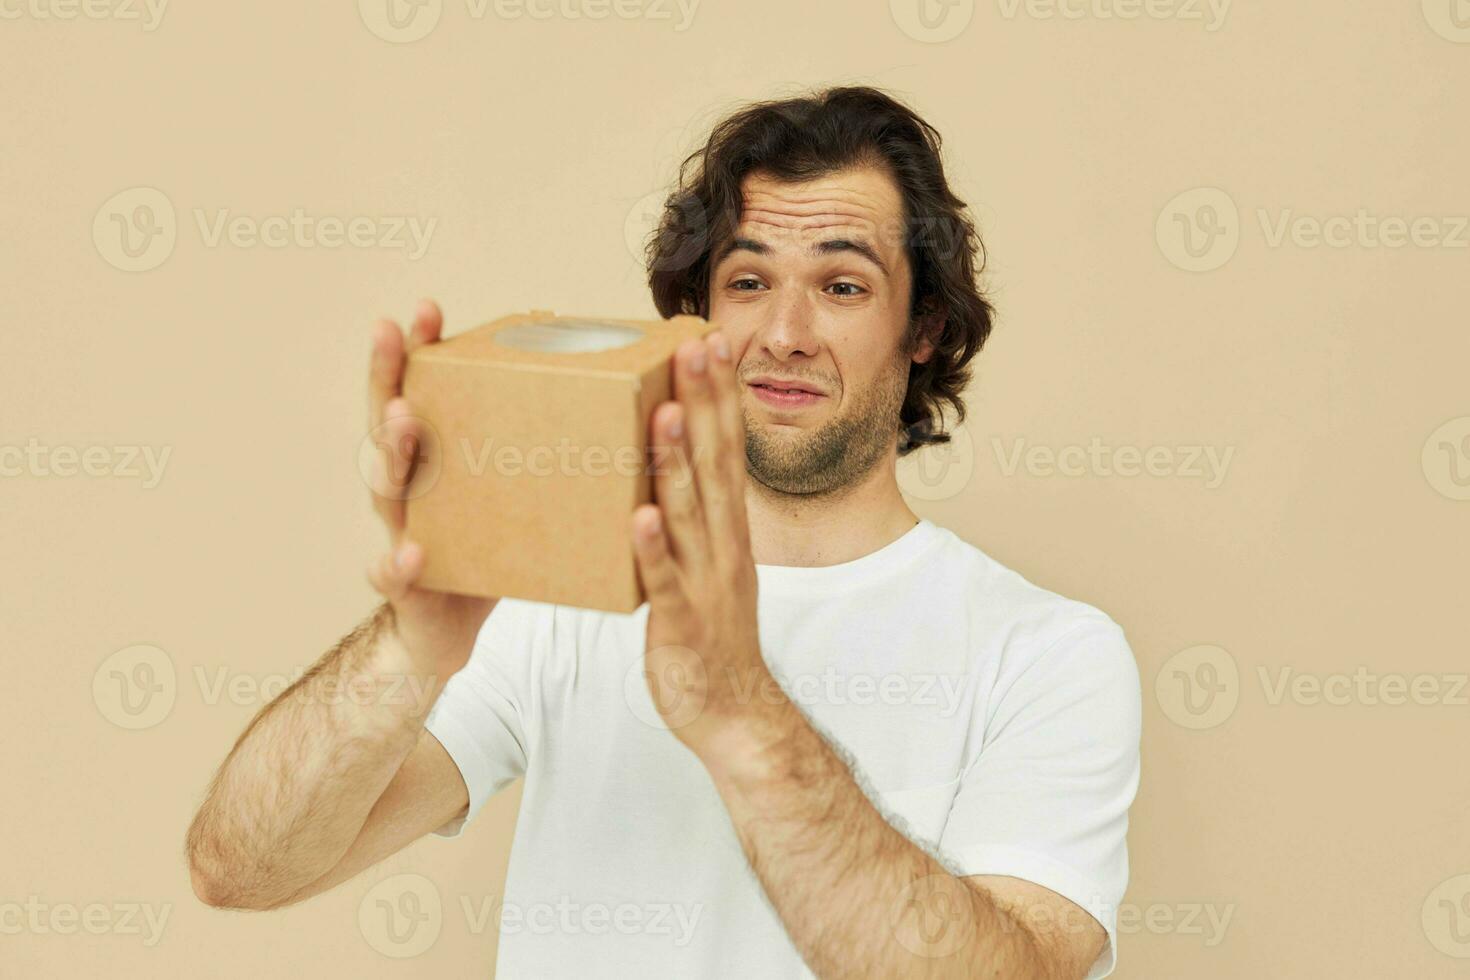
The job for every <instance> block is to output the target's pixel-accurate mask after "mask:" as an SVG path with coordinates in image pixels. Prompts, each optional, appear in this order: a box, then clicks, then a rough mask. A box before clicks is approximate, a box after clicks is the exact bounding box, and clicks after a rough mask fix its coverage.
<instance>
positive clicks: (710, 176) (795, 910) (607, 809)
mask: <svg viewBox="0 0 1470 980" xmlns="http://www.w3.org/2000/svg"><path fill="white" fill-rule="evenodd" d="M938 146H939V138H938V135H937V134H936V133H935V132H934V131H933V130H932V129H931V128H930V127H929V126H928V125H927V124H926V123H924V122H923V121H922V120H921V119H919V118H918V117H917V116H916V115H914V114H913V113H912V111H911V110H909V109H907V108H906V107H904V106H902V105H901V104H899V103H897V102H895V101H894V100H892V99H890V98H889V97H888V96H886V95H884V94H882V93H880V92H877V91H874V90H872V89H866V88H847V89H834V90H830V91H827V92H825V93H821V94H818V95H817V96H814V97H811V98H802V99H792V100H788V101H785V102H776V103H766V104H758V105H755V106H752V107H749V108H747V109H745V110H743V111H742V112H740V113H738V114H736V115H735V116H733V117H732V118H730V119H727V120H726V121H724V122H723V123H721V124H720V125H719V126H717V127H716V129H715V131H714V133H713V134H712V136H711V138H710V141H709V143H708V145H707V146H706V147H704V148H703V149H702V150H701V151H700V152H699V153H696V154H695V155H693V156H692V157H690V159H689V160H688V161H686V164H685V167H684V168H683V171H682V172H681V175H680V176H681V180H680V187H679V189H678V190H677V191H676V192H675V194H674V195H673V196H672V197H671V199H670V202H669V205H668V207H667V209H666V212H665V216H664V219H663V221H662V223H661V226H660V228H659V230H658V232H657V233H656V234H655V236H654V238H653V241H652V243H651V245H650V249H649V258H650V283H651V286H652V289H653V293H654V299H655V303H656V305H657V306H658V307H659V311H660V313H662V314H664V315H672V314H674V313H678V312H695V313H699V314H702V315H706V316H707V317H708V318H709V319H710V320H711V321H712V322H713V323H715V324H716V325H717V326H718V328H719V329H718V330H716V331H714V332H713V333H712V334H711V335H710V336H709V337H708V338H707V339H706V340H704V341H688V342H686V343H685V344H684V345H683V346H682V347H681V348H680V349H679V350H678V352H677V353H676V356H675V364H674V377H675V396H676V397H675V400H673V401H670V402H667V403H665V404H663V405H661V406H660V407H659V408H658V410H657V411H656V412H655V413H654V417H653V420H652V422H651V429H650V434H649V442H650V446H653V447H656V450H657V452H658V456H659V458H660V460H661V464H660V465H659V466H658V467H657V473H656V475H655V477H654V489H655V495H656V501H657V503H656V504H650V505H645V506H642V507H639V508H638V509H637V510H636V512H635V513H634V514H633V515H632V516H631V527H630V533H631V538H632V541H633V548H634V552H635V555H636V559H637V563H638V568H639V572H640V575H641V577H642V579H643V581H644V584H645V586H646V589H647V592H648V595H649V601H648V602H647V603H646V604H645V605H644V606H643V607H641V608H640V609H639V610H638V611H637V612H635V613H633V614H631V615H626V616H624V615H613V614H606V613H599V612H593V611H588V610H578V609H570V608H563V607H558V606H550V605H545V604H539V603H532V602H525V601H518V600H513V599H503V600H500V601H498V602H495V601H486V600H479V599H470V598H465V597H459V596H451V595H444V594H435V593H431V592H428V591H425V590H423V589H420V588H417V587H416V586H415V584H414V583H415V580H416V578H417V576H418V574H419V572H420V570H421V569H422V567H423V562H424V555H423V551H422V549H421V548H420V547H419V546H418V545H416V544H414V543H413V542H412V541H410V540H408V539H407V538H406V536H405V535H404V532H403V509H402V508H403V504H402V502H401V501H397V500H380V501H379V507H380V510H381V513H382V514H383V517H384V519H385V522H386V524H387V526H388V528H389V530H390V534H391V536H392V538H393V542H394V547H393V550H392V551H391V552H390V554H388V555H387V556H385V557H384V558H383V559H382V560H381V561H379V562H378V563H377V564H375V565H374V566H373V567H372V569H371V570H370V573H369V577H370V579H371V580H372V582H373V584H374V586H375V587H376V588H377V590H378V591H379V592H380V593H382V595H383V596H384V598H385V599H386V600H387V601H386V603H385V604H384V605H383V606H382V607H381V608H380V609H379V611H378V612H377V613H376V614H375V615H374V616H373V617H372V618H370V619H369V621H368V622H366V623H364V624H363V625H362V626H360V627H359V628H358V629H357V630H356V631H354V632H353V633H352V634H350V635H349V636H348V637H347V638H346V639H344V640H343V642H342V643H341V644H340V645H339V646H338V647H337V648H336V649H335V650H333V651H332V652H331V653H329V654H328V655H327V656H326V657H324V658H323V659H322V660H321V661H320V662H319V663H318V664H317V665H316V666H315V667H314V668H313V669H312V671H311V672H309V673H308V674H307V675H306V676H305V677H303V678H302V679H301V681H300V682H299V686H300V687H301V690H299V691H288V692H286V694H284V695H283V696H282V697H281V698H280V699H278V701H277V702H276V703H274V704H272V705H271V706H269V707H268V708H267V709H266V710H265V711H263V712H262V713H261V715H260V716H259V717H257V718H256V719H255V721H254V722H253V723H252V724H251V726H250V727H249V728H248V729H247V730H246V732H245V734H244V735H243V736H242V737H241V739H240V741H239V742H238V743H237V744H236V746H235V748H234V750H233V751H232V752H231V753H230V756H229V758H228V759H227V760H226V762H225V764H224V766H223V767H222V768H221V771H220V772H219V774H218V775H217V777H216V779H215V781H214V783H213V785H212V786H211V789H210V792H209V795H208V798H207V800H206V801H205V803H204V805H203V807H202V808H201V810H200V812H199V815H198V816H197V818H196V819H195V822H194V826H193V827H192V828H191V830H190V833H189V839H188V856H189V861H190V868H191V872H192V877H193V881H194V887H195V890H196V891H197V892H198V894H199V895H200V897H201V898H202V899H203V900H204V901H206V902H208V903H209V904H211V905H216V906H220V907H232V908H256V909H267V908H277V907H280V906H283V905H287V904H290V903H293V902H297V901H300V900H302V899H304V898H307V897H309V896H311V895H315V894H317V893H319V892H322V891H325V890H327V889H328V888H331V887H332V886H334V885H336V884H338V883H339V882H342V881H344V880H346V879H348V878H350V877H352V876H354V875H356V874H357V873H358V872H360V871H362V870H363V869H365V868H367V867H369V866H371V865H373V864H375V863H376V862H378V861H380V860H382V859H383V858H384V857H386V856H388V855H390V854H392V853H394V852H396V851H398V850H399V849H401V848H403V847H404V846H406V845H407V844H409V843H410V842H412V841H414V840H417V839H418V838H420V837H422V836H424V835H426V834H428V833H436V834H439V835H441V836H451V837H452V836H456V835H458V834H459V833H460V832H461V830H462V828H463V826H464V823H465V822H466V821H467V820H468V819H469V818H471V817H472V816H473V815H474V814H475V813H477V812H478V811H479V809H480V808H481V807H482V806H483V805H484V803H485V801H486V799H487V798H488V797H489V796H490V795H491V794H492V793H494V792H495V791H496V790H498V789H500V788H502V787H503V786H505V785H506V784H508V783H510V782H511V781H513V780H514V779H516V778H520V777H524V779H525V785H524V796H523V801H522V805H521V814H520V819H519V823H518V826H517V831H516V840H515V844H514V848H513V851H512V858H511V865H510V870H509V875H508V880H507V884H506V894H505V909H506V917H505V918H504V919H503V921H502V930H501V939H500V953H499V962H498V972H499V975H500V976H503V977H567V976H573V977H575V976H582V977H601V976H615V977H670V976H679V977H706V976H710V977H715V976H732V977H760V978H779V977H803V976H810V975H812V974H815V975H817V976H821V977H858V976H861V977H874V976H904V977H970V976H986V977H1015V978H1021V977H1026V978H1048V980H1050V978H1082V977H1100V976H1104V975H1106V974H1107V973H1108V972H1110V971H1111V970H1112V967H1113V963H1114V960H1115V948H1114V947H1115V943H1116V934H1115V926H1116V906H1117V903H1118V901H1119V900H1120V899H1121V897H1122V895H1123V891H1124V889H1125V887H1126V883H1127V849H1126V844H1125V836H1126V830H1127V816H1128V808H1129V806H1130V805H1131V803H1132V800H1133V797H1134V793H1135V791H1136V788H1137V784H1138V772H1139V760H1138V739H1139V725H1140V697H1139V683H1138V674H1137V668H1136V665H1135V664H1134V661H1133V658H1132V654H1131V653H1130V651H1129V648H1128V645H1127V642H1126V640H1125V638H1124V636H1123V634H1122V631H1121V630H1120V629H1119V628H1118V626H1117V625H1116V624H1115V623H1113V621H1112V620H1111V619H1109V618H1108V617H1107V616H1106V615H1104V614H1103V613H1101V612H1099V611H1098V610H1096V609H1094V608H1092V607H1090V606H1087V605H1084V604H1082V603H1079V602H1074V601H1071V600H1068V599H1064V598H1062V597H1060V596H1057V595H1055V594H1053V593H1051V592H1047V591H1045V590H1043V589H1041V588H1039V587H1037V586H1034V585H1032V584H1030V583H1029V582H1027V581H1026V580H1025V579H1023V578H1021V577H1020V576H1019V575H1017V574H1016V573H1014V572H1012V571H1010V570H1008V569H1006V568H1004V567H1002V566H1001V565H999V564H998V563H996V562H995V561H993V560H991V559H990V558H988V557H987V556H985V555H984V554H983V553H981V552H980V551H978V550H977V549H975V548H974V547H972V546H970V545H968V544H966V543H964V542H962V541H961V540H960V539H959V538H957V537H956V536H955V535H953V534H952V533H950V532H949V531H946V530H944V529H942V528H940V527H937V526H936V525H934V524H932V523H930V522H928V521H923V520H919V519H917V518H916V517H915V515H914V514H913V513H912V512H911V511H910V510H909V508H908V507H907V505H906V504H905V503H904V500H903V498H902V496H901V494H900V493H899V488H898V485H897V480H896V460H897V457H898V455H899V454H900V453H901V452H907V451H911V450H912V449H914V448H915V447H917V446H919V445H923V444H925V443H928V442H938V441H943V439H944V438H946V437H945V436H944V434H943V433H942V431H941V426H940V424H939V423H940V421H941V413H942V411H943V409H944V408H945V407H946V406H949V407H952V408H954V409H956V410H957V411H958V412H959V413H960V417H963V405H962V403H960V401H959V397H958V396H959V393H960V391H961V390H962V388H963V387H964V384H965V382H966V381H967V380H968V376H969V375H968V369H967V366H966V365H967V362H968V361H969V360H970V358H971V357H973V356H974V354H975V353H976V352H977V351H978V350H979V349H980V347H981V345H982V344H983V342H984V340H985V338H986V335H987V334H988V332H989V329H990V312H991V311H990V306H989V304H988V303H987V302H986V301H985V299H984V298H983V297H982V296H981V294H980V293H979V291H978V290H977V288H976V285H975V281H974V280H975V268H974V258H975V256H976V254H977V251H978V245H979V243H978V239H977V238H976V236H975V233H974V230H973V226H972V224H971V222H970V220H969V218H968V217H967V216H966V214H965V210H964V205H963V204H962V203H961V202H960V201H959V200H958V199H957V198H955V197H954V195H953V194H951V193H950V191H949V188H948V185H947V184H946V182H945V179H944V175H943V170H942V166H941V163H940V159H939V153H938ZM440 331H441V316H440V313H439V311H438V309H437V308H436V307H434V306H433V305H432V304H427V303H426V304H422V305H421V306H420V308H419V310H418V311H417V313H416V316H415V320H414V322H413V324H412V327H411V329H410V331H409V333H408V337H407V341H406V343H405V341H404V339H403V335H402V334H401V332H400V331H399V329H398V328H397V327H396V326H394V325H392V324H380V325H379V326H378V328H377V332H376V335H375V344H374V354H373V366H372V383H371V387H372V393H373V397H372V421H373V422H374V423H378V422H379V421H380V420H381V421H383V423H384V424H385V425H386V427H387V429H388V440H387V441H388V442H389V443H390V444H391V445H394V446H401V445H410V447H411V443H412V439H413V437H414V436H415V433H416V431H417V430H416V428H415V422H414V419H413V415H412V406H409V405H407V404H406V403H405V402H404V400H403V399H402V398H401V397H400V396H399V395H398V387H399V380H400V376H401V373H402V368H403V363H404V357H405V351H406V349H412V348H413V347H415V346H418V345H422V344H428V343H433V342H434V341H435V340H436V339H437V338H438V337H439V335H440ZM412 455H413V452H412V450H411V448H410V451H409V452H408V456H412ZM410 462H411V461H410V459H408V457H405V458H404V459H402V460H400V463H401V464H402V465H409V463H410ZM568 530H569V533H571V532H572V530H573V529H568ZM405 676H406V677H408V678H409V679H411V680H419V681H424V682H426V684H427V686H428V687H429V688H430V689H431V690H432V691H433V692H434V693H438V691H439V689H438V687H437V686H435V685H434V684H433V683H432V682H434V681H436V680H439V679H447V683H445V684H444V685H443V690H442V694H439V696H438V698H437V700H435V699H434V698H432V696H431V697H428V698H421V699H414V698H404V697H387V696H383V697H355V698H350V699H349V698H341V697H338V698H329V697H326V696H313V695H314V694H320V693H321V692H324V691H325V690H327V686H328V685H331V684H339V685H340V684H354V685H356V686H357V688H356V689H359V690H360V689H363V688H365V689H366V690H367V691H368V692H369V693H371V692H373V691H375V690H379V689H381V690H382V691H387V690H388V689H389V684H390V681H392V680H393V679H398V680H400V681H401V679H402V678H404V677H405ZM399 686H400V687H401V686H402V685H401V684H400V685H399ZM410 687H412V685H410ZM548 909H555V910H557V911H556V912H555V914H554V915H542V916H540V917H539V918H537V917H536V916H534V915H533V914H532V913H533V912H536V911H537V910H541V911H545V910H548ZM614 910H616V914H615V915H614V914H613V912H614ZM538 922H539V923H540V927H539V928H538V927H537V923H538Z"/></svg>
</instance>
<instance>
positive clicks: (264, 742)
mask: <svg viewBox="0 0 1470 980" xmlns="http://www.w3.org/2000/svg"><path fill="white" fill-rule="evenodd" d="M392 619H393V617H392V612H391V610H390V609H389V608H388V607H387V606H386V605H385V606H383V607H380V608H379V609H378V610H377V612H375V613H374V614H373V615H372V616H371V617H369V618H368V620H366V621H365V622H364V623H363V624H362V625H360V626H359V627H358V628H357V629H355V630H354V631H353V632H352V633H350V634H348V636H346V637H345V638H344V639H343V640H342V641H341V642H340V643H339V644H338V645H337V646H336V647H335V648H334V649H333V650H331V651H330V652H328V653H327V654H326V655H325V656H323V657H322V658H321V660H319V661H318V662H317V663H316V664H314V665H313V666H312V668H311V669H310V670H308V671H307V672H306V673H305V674H304V675H303V676H302V677H300V678H299V679H298V680H297V681H296V683H295V684H293V685H292V686H291V687H290V688H288V689H287V690H286V691H284V692H283V693H282V694H281V695H280V696H279V697H277V698H276V699H275V700H274V701H272V702H271V703H270V704H269V705H267V706H266V707H265V708H264V709H263V710H262V711H261V712H260V714H258V715H257V716H256V717H255V719H254V721H252V722H251V724H250V725H249V726H248V727H247V728H246V730H245V732H244V734H242V735H241V736H240V738H239V739H238V740H237V741H236V743H235V746H234V748H233V749H232V750H231V752H230V754H229V756H228V757H227V758H226V759H225V762H224V764H223V765H222V766H221V767H220V770H219V772H218V773H217V774H216V775H215V778H214V780H213V782H212V784H211V785H210V788H209V792H208V794H207V796H206V798H205V801H204V804H203V806H201V807H200V809H199V813H198V814H197V816H196V817H195V818H194V822H193V824H192V825H191V827H190V829H189V834H188V838H187V844H186V847H187V851H188V859H189V865H190V869H191V872H192V873H193V875H194V877H195V880H196V882H200V881H202V882H204V883H205V885H204V887H206V888H207V889H208V891H209V895H210V901H211V904H215V905H221V906H225V907H235V908H273V907H276V906H279V905H283V904H287V903H288V902H290V901H291V900H292V897H293V896H295V895H297V894H298V893H299V892H301V891H302V890H303V889H305V888H306V887H307V886H308V885H310V884H311V883H313V882H314V881H316V880H317V879H318V878H320V877H321V876H322V875H323V874H325V873H326V872H327V871H329V870H330V869H331V868H332V867H333V866H334V865H335V864H336V862H337V861H338V860H340V859H341V857H342V855H343V854H344V853H345V852H346V851H347V849H348V847H349V846H351V844H352V842H353V840H354V839H355V838H356V837H357V835H358V833H359V832H360V831H361V829H362V827H363V824H364V822H365V821H366V819H367V816H368V813H369V812H370V811H371V809H372V807H373V804H374V803H375V802H376V801H377V800H378V798H379V797H380V796H381V795H382V792H383V790H384V788H385V787H386V786H387V785H388V783H389V781H390V780H391V779H392V778H393V775H394V773H395V772H396V771H397V770H398V767H399V766H400V765H401V764H402V763H403V760H404V758H405V757H406V756H407V755H408V753H409V752H410V751H411V750H412V748H413V746H414V744H415V742H416V740H417V738H418V734H419V732H420V730H421V729H422V727H423V719H424V717H425V715H427V713H428V710H429V707H430V706H431V705H432V703H433V699H434V697H435V696H436V695H437V694H438V682H437V678H435V677H434V676H433V675H432V674H431V673H427V672H422V671H421V670H420V669H419V668H417V667H416V666H414V664H413V663H412V661H411V660H410V659H409V658H408V657H407V655H406V653H405V652H404V650H403V648H402V645H401V644H400V643H399V642H398V640H397V636H396V633H395V632H394V630H393V623H392Z"/></svg>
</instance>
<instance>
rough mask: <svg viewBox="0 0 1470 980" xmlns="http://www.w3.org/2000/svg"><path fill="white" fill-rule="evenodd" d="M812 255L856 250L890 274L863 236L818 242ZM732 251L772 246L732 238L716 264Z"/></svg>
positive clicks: (757, 250)
mask: <svg viewBox="0 0 1470 980" xmlns="http://www.w3.org/2000/svg"><path fill="white" fill-rule="evenodd" d="M809 251H810V252H811V254H812V255H835V254H837V253H838V252H855V253H856V254H858V255H861V256H862V257H863V258H865V259H867V260H868V261H869V262H871V263H873V264H874V265H876V266H877V267H878V271H879V272H881V273H883V275H884V276H885V277H888V276H889V272H888V266H886V265H884V263H883V259H882V258H880V257H879V255H878V252H877V251H876V250H875V249H874V248H873V246H872V245H869V244H868V243H867V242H865V241H863V240H862V239H861V238H829V239H827V240H826V241H821V242H817V243H815V244H813V245H812V247H811V249H810V250H809ZM732 252H751V253H754V254H755V255H770V254H771V247H770V246H769V245H767V244H766V243H765V242H761V241H757V240H756V239H754V238H732V239H730V240H729V241H728V242H726V243H725V245H724V247H723V248H721V249H720V253H719V255H717V256H716V257H715V263H714V264H715V265H719V264H720V263H721V262H723V261H725V259H726V257H727V256H729V255H730V254H731V253H732Z"/></svg>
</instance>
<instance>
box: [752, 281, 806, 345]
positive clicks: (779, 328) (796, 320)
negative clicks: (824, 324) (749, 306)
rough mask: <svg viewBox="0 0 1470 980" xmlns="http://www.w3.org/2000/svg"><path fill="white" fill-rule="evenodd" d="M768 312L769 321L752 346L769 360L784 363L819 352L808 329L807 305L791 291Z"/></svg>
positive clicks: (804, 300)
mask: <svg viewBox="0 0 1470 980" xmlns="http://www.w3.org/2000/svg"><path fill="white" fill-rule="evenodd" d="M768 309H769V310H770V317H769V318H768V319H767V320H766V321H765V323H764V325H763V326H762V327H761V329H760V332H759V333H757V335H756V338H755V339H756V342H757V344H759V345H760V347H762V348H763V349H764V350H765V351H766V352H767V353H768V354H770V356H771V357H773V358H775V359H776V360H778V361H786V360H790V359H791V358H793V357H795V356H797V355H805V356H807V357H811V356H814V355H815V354H816V353H817V351H818V350H820V344H819V343H818V342H817V335H816V332H815V331H814V330H813V329H812V309H811V305H810V303H809V302H808V301H807V300H806V299H805V298H804V297H803V296H801V295H799V294H797V293H795V291H793V292H791V293H788V294H787V295H785V296H781V297H779V298H778V299H777V301H776V302H775V303H772V304H771V305H770V306H769V307H768Z"/></svg>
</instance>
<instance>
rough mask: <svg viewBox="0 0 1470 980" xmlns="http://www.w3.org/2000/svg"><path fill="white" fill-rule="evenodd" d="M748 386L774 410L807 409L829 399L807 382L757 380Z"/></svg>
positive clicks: (774, 379) (771, 379)
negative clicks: (824, 399)
mask: <svg viewBox="0 0 1470 980" xmlns="http://www.w3.org/2000/svg"><path fill="white" fill-rule="evenodd" d="M746 386H747V387H748V388H750V390H751V392H752V393H753V394H754V395H755V397H756V398H758V399H760V400H761V401H762V402H764V403H765V404H767V405H770V406H772V407H774V408H786V409H796V408H805V407H807V406H810V405H815V404H816V403H817V402H819V401H821V400H822V399H823V398H826V397H827V396H826V395H824V394H822V393H821V392H820V391H818V390H817V389H816V388H814V387H812V386H811V385H809V384H807V383H805V382H802V381H785V380H782V379H780V378H755V379H754V380H752V381H749V382H747V385H746Z"/></svg>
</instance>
